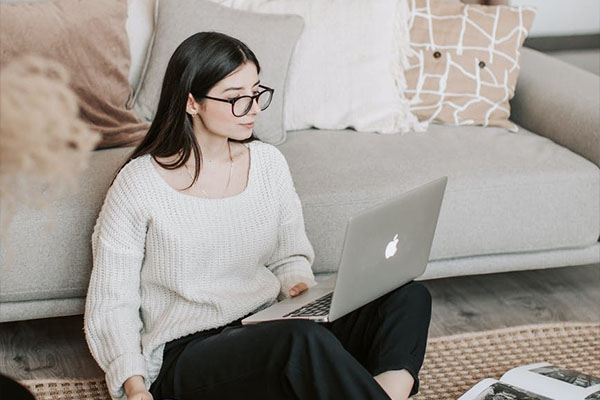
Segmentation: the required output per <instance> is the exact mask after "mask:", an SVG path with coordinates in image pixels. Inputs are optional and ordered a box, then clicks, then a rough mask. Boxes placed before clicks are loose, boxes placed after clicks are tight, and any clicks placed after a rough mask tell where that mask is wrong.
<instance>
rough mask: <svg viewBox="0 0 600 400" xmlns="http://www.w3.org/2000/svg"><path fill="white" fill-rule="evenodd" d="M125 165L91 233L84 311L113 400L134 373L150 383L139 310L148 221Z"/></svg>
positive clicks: (90, 342)
mask: <svg viewBox="0 0 600 400" xmlns="http://www.w3.org/2000/svg"><path fill="white" fill-rule="evenodd" d="M126 167H127V166H126ZM126 167H125V168H126ZM125 168H124V169H122V170H121V172H120V173H119V175H118V176H117V178H116V179H115V181H114V182H113V184H112V185H111V187H110V188H109V190H108V192H107V195H106V197H105V200H104V203H103V205H102V208H101V210H100V214H99V216H98V218H97V220H96V224H95V226H94V231H93V233H92V240H91V244H92V259H93V268H92V274H91V277H90V283H89V287H88V293H87V297H86V304H85V313H84V331H85V336H86V341H87V343H88V346H89V348H90V351H91V353H92V355H93V357H94V359H95V360H96V362H97V363H98V365H99V366H100V367H101V368H102V370H103V371H104V372H105V374H106V383H107V387H108V390H109V393H110V395H111V397H112V398H113V399H125V398H126V394H125V391H124V388H123V383H124V382H125V381H126V380H127V379H128V378H129V377H131V376H134V375H141V376H143V377H144V380H145V382H146V386H147V387H148V386H149V378H148V371H147V367H146V362H145V359H144V356H143V355H142V346H141V335H140V331H141V330H142V326H143V325H142V321H141V318H140V311H139V310H140V304H141V299H140V270H141V266H142V261H143V258H144V248H145V236H146V222H145V219H144V217H143V213H142V212H141V209H140V207H139V205H138V204H137V202H136V200H135V199H136V192H135V189H134V188H133V182H134V180H133V179H131V178H129V179H128V174H127V173H126V170H125Z"/></svg>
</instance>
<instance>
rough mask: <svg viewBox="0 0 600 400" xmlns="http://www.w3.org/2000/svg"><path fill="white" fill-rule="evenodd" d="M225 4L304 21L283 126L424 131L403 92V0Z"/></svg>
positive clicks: (405, 35)
mask: <svg viewBox="0 0 600 400" xmlns="http://www.w3.org/2000/svg"><path fill="white" fill-rule="evenodd" d="M214 1H218V0H214ZM220 2H221V3H222V4H227V5H228V6H231V7H234V8H242V9H246V10H251V11H256V12H262V13H274V14H298V15H300V16H302V17H303V18H304V22H305V26H304V31H303V32H302V34H301V36H300V39H299V40H298V43H297V44H296V48H295V49H294V53H293V55H292V59H291V64H290V70H289V73H288V79H287V86H286V92H285V116H284V119H285V124H284V126H285V129H286V130H299V129H308V128H312V127H315V128H319V129H345V128H354V129H355V130H357V131H362V132H378V133H400V132H407V131H409V130H416V131H423V130H425V128H426V126H427V124H426V123H420V122H419V121H418V119H417V118H416V116H415V115H413V114H412V113H411V111H410V109H409V104H408V101H407V99H406V98H405V97H404V89H405V87H406V81H405V79H404V66H406V65H407V61H406V54H407V50H408V49H409V36H408V35H409V30H408V23H407V21H408V17H409V12H408V5H407V3H406V0H229V1H223V0H222V1H220ZM265 34H268V32H265Z"/></svg>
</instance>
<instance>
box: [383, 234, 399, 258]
mask: <svg viewBox="0 0 600 400" xmlns="http://www.w3.org/2000/svg"><path fill="white" fill-rule="evenodd" d="M397 251H398V234H397V233H396V236H394V239H392V241H391V242H389V243H388V244H387V246H386V247H385V258H386V259H388V258H390V257H393V256H394V254H396V252H397Z"/></svg>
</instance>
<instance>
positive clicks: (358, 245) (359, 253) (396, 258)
mask: <svg viewBox="0 0 600 400" xmlns="http://www.w3.org/2000/svg"><path fill="white" fill-rule="evenodd" d="M447 182H448V177H447V176H444V177H441V178H439V179H437V180H434V181H432V182H429V183H427V184H424V185H422V186H419V187H417V188H415V189H413V190H411V191H409V192H406V193H403V194H401V195H399V196H397V197H394V198H392V199H389V200H387V201H384V202H383V203H380V204H378V205H377V206H375V207H372V208H369V209H367V210H364V211H362V212H360V213H359V214H357V215H355V216H353V217H351V218H350V220H349V221H348V225H347V227H346V236H345V239H344V247H343V249H342V256H341V260H340V264H339V268H338V273H337V276H334V277H332V278H330V279H328V280H326V281H324V282H321V283H319V284H318V285H316V286H314V287H312V288H310V289H308V290H306V291H305V292H303V293H302V294H300V295H298V296H296V297H292V298H290V299H285V300H283V301H280V302H278V303H275V304H273V305H271V306H270V307H267V308H265V309H264V310H261V311H259V312H257V313H255V314H252V315H250V316H248V317H247V318H244V319H243V320H242V324H244V325H247V324H253V323H258V322H264V321H273V320H281V319H311V320H314V321H317V322H331V321H334V320H336V319H338V318H340V317H342V316H344V315H346V314H347V313H349V312H351V311H353V310H355V309H357V308H359V307H361V306H363V305H365V304H367V303H369V302H370V301H372V300H374V299H376V298H378V297H380V296H383V295H384V294H386V293H388V292H391V291H392V290H394V289H396V288H398V287H400V286H402V285H404V284H405V283H407V282H409V281H411V280H413V279H415V278H417V277H418V276H420V275H422V274H423V272H425V267H426V266H427V262H428V260H429V254H430V251H431V244H432V242H433V236H434V233H435V228H436V226H437V221H438V217H439V214H440V208H441V206H442V199H443V197H444V192H445V190H446V183H447Z"/></svg>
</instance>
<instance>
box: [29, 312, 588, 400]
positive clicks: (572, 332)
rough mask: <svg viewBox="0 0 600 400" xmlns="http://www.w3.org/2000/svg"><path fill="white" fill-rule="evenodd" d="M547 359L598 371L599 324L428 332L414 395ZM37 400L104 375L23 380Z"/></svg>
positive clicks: (453, 393)
mask: <svg viewBox="0 0 600 400" xmlns="http://www.w3.org/2000/svg"><path fill="white" fill-rule="evenodd" d="M542 361H547V362H549V363H552V364H554V365H557V366H561V367H565V368H569V369H574V370H577V371H581V372H584V373H587V374H590V375H595V376H598V375H600V324H583V323H562V324H546V325H527V326H520V327H514V328H506V329H498V330H492V331H485V332H477V333H468V334H460V335H453V336H443V337H439V338H430V339H429V341H428V345H427V354H426V356H425V361H424V363H423V368H422V369H421V372H420V374H419V378H420V380H421V388H420V390H419V394H418V395H416V396H415V397H413V399H415V400H425V399H427V400H445V399H448V400H455V399H456V398H458V397H460V395H462V394H463V393H464V392H466V391H467V390H468V389H469V388H470V387H471V386H473V385H474V384H475V383H477V382H479V381H480V380H482V379H484V378H495V379H498V378H500V376H502V374H504V373H505V372H506V371H508V370H509V369H511V368H514V367H517V366H520V365H525V364H531V363H535V362H542ZM21 383H23V384H24V385H25V386H27V387H28V388H29V390H31V392H32V393H33V394H34V395H35V396H36V399H37V400H58V399H60V400H107V399H110V397H109V396H108V393H107V390H106V384H105V383H104V379H102V378H98V379H88V380H44V381H41V380H37V381H22V382H21Z"/></svg>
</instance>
